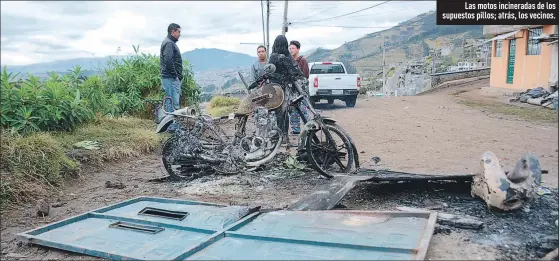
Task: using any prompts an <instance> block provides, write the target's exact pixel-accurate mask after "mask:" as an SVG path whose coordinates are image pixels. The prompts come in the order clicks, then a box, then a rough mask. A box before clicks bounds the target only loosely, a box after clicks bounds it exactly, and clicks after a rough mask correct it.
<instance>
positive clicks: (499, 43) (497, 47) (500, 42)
mask: <svg viewBox="0 0 559 261" xmlns="http://www.w3.org/2000/svg"><path fill="white" fill-rule="evenodd" d="M502 50H503V40H497V41H495V57H501V51H502Z"/></svg>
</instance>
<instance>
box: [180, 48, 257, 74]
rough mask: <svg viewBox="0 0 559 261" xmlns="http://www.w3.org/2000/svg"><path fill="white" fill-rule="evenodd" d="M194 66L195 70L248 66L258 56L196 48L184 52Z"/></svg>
mask: <svg viewBox="0 0 559 261" xmlns="http://www.w3.org/2000/svg"><path fill="white" fill-rule="evenodd" d="M182 57H184V58H186V59H188V60H189V61H190V63H191V64H192V66H193V69H194V71H205V70H209V69H232V68H248V67H250V66H251V65H252V63H253V62H254V61H255V60H256V57H253V56H250V55H246V54H242V53H234V52H229V51H225V50H220V49H213V48H212V49H195V50H192V51H189V52H185V53H183V54H182Z"/></svg>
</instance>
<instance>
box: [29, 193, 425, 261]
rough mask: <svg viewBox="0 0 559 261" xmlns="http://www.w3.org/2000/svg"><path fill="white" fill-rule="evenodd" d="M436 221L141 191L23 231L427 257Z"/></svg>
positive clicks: (164, 254)
mask: <svg viewBox="0 0 559 261" xmlns="http://www.w3.org/2000/svg"><path fill="white" fill-rule="evenodd" d="M247 214H248V216H246V215H247ZM244 216H245V217H244ZM243 217H244V218H243ZM435 221H436V214H435V213H432V214H430V213H408V212H372V211H274V212H267V213H260V212H256V213H252V214H249V209H248V208H246V207H228V206H220V205H215V204H208V203H200V202H192V201H180V200H170V199H161V198H137V199H133V200H130V201H126V202H123V203H119V204H115V205H113V206H109V207H106V208H102V209H98V210H94V211H91V212H88V213H86V214H83V215H80V216H76V217H73V218H70V219H67V220H63V221H60V222H57V223H54V224H51V225H48V226H45V227H41V228H38V229H35V230H31V231H28V232H24V233H21V234H20V236H21V237H23V238H26V239H28V240H30V241H31V243H35V244H39V245H44V246H49V247H54V248H58V249H62V250H67V251H73V252H78V253H82V254H87V255H92V256H98V257H102V258H110V259H116V260H122V259H138V260H224V259H227V260H295V259H297V260H303V259H306V260H311V259H314V260H318V259H320V260H330V259H336V260H365V259H367V260H403V259H405V260H410V259H420V260H422V259H424V257H425V253H426V251H427V247H428V244H429V241H430V238H431V236H432V234H433V230H434V225H435Z"/></svg>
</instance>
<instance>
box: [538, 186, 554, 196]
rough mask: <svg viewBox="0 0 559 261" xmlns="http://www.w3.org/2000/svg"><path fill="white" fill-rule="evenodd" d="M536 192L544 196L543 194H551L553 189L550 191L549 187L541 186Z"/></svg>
mask: <svg viewBox="0 0 559 261" xmlns="http://www.w3.org/2000/svg"><path fill="white" fill-rule="evenodd" d="M536 193H537V194H538V195H540V196H543V195H549V194H551V191H550V190H549V189H548V188H544V187H539V188H538V189H537V190H536Z"/></svg>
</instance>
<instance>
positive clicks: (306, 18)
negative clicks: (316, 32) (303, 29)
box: [293, 3, 342, 23]
mask: <svg viewBox="0 0 559 261" xmlns="http://www.w3.org/2000/svg"><path fill="white" fill-rule="evenodd" d="M341 4H342V3H339V4H337V5H335V6H332V7H330V8H328V9H326V10H324V11H322V12H319V13H316V14H313V15H310V16H307V17H305V18H303V19H301V20H298V21H295V22H293V23H299V22H303V21H305V20H308V19H309V18H311V17H313V16H317V15H319V14H323V13H326V12H328V11H330V10H332V9H334V8H336V7H338V6H340V5H341Z"/></svg>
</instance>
